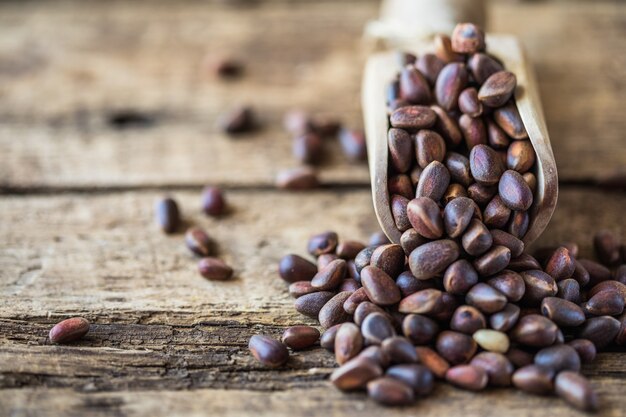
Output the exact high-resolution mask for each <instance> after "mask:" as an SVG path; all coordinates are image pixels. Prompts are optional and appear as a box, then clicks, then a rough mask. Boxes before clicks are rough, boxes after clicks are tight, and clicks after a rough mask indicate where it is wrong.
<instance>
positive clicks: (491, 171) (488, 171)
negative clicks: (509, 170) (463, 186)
mask: <svg viewBox="0 0 626 417" xmlns="http://www.w3.org/2000/svg"><path fill="white" fill-rule="evenodd" d="M469 161H470V170H471V171H472V176H473V177H474V179H475V180H476V181H478V182H480V183H483V184H487V185H490V184H496V183H498V181H499V180H500V176H501V175H502V173H503V172H504V167H503V166H502V161H501V159H500V157H499V156H498V154H497V153H496V151H494V150H493V149H492V148H490V147H489V146H487V145H476V146H474V147H473V148H472V151H471V152H470V156H469Z"/></svg>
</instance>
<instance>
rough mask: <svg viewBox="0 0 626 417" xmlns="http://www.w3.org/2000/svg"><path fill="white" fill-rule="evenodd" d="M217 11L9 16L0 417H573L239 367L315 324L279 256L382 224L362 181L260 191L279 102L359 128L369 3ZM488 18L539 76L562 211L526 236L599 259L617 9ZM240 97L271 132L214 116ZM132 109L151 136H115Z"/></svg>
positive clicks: (31, 10)
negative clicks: (221, 199)
mask: <svg viewBox="0 0 626 417" xmlns="http://www.w3.org/2000/svg"><path fill="white" fill-rule="evenodd" d="M239 3H242V2H239ZM229 4H231V3H229V2H211V3H208V4H205V3H201V2H196V1H179V2H176V3H174V2H167V1H142V2H78V1H76V2H35V1H33V2H20V1H12V2H11V1H9V2H3V3H1V4H0V191H1V195H0V214H1V222H0V236H2V239H1V241H0V292H1V294H2V303H0V415H2V416H57V415H63V416H103V415H115V416H125V415H130V416H155V415H164V416H178V415H194V416H195V415H197V416H200V415H202V416H205V415H212V416H239V415H257V416H265V415H267V416H308V415H329V416H340V415H356V414H357V413H359V415H363V416H377V415H381V414H382V413H384V414H385V415H390V416H395V415H398V416H400V415H402V416H410V415H420V416H444V415H460V414H463V415H465V416H504V415H509V416H520V417H521V416H531V415H532V416H538V415H546V416H547V415H550V416H554V415H559V416H566V415H576V414H577V413H576V412H575V411H572V410H571V409H570V408H568V407H567V406H565V405H564V403H562V402H561V401H560V400H558V399H555V398H541V397H532V396H528V395H525V394H522V393H519V392H516V391H513V390H488V391H487V392H486V393H484V394H480V395H474V394H471V393H468V392H464V391H461V390H457V389H453V388H450V387H449V386H445V385H444V384H442V385H441V386H439V387H438V388H437V389H436V392H435V393H434V395H433V396H432V397H431V398H429V399H425V400H420V401H419V402H418V403H417V404H416V405H415V406H414V407H411V408H406V409H391V410H388V409H382V408H380V407H378V406H377V405H375V404H374V403H372V402H371V401H367V400H366V399H365V397H364V395H362V394H350V395H344V394H342V393H340V392H338V391H336V390H335V389H332V388H331V387H330V386H329V383H328V382H327V376H328V374H329V372H330V371H331V369H332V368H333V366H334V360H333V358H332V357H331V355H330V354H328V353H326V352H325V351H322V350H321V349H314V350H312V351H307V352H302V353H298V354H295V355H293V357H292V360H291V361H290V363H289V366H288V367H286V368H284V369H280V370H273V371H270V370H268V369H265V368H264V367H262V366H260V365H259V364H258V363H256V362H255V361H254V360H253V359H252V358H251V356H250V355H249V353H248V350H247V342H248V339H249V337H250V336H251V335H253V334H256V333H269V334H273V335H278V334H280V333H281V331H282V329H284V328H285V327H286V326H289V325H293V324H298V323H310V321H309V320H308V319H305V318H303V317H302V316H300V315H299V314H297V313H295V311H294V310H293V309H292V307H291V306H292V300H291V299H290V297H289V296H288V295H287V293H286V290H285V285H284V284H283V282H281V280H280V279H279V278H278V277H277V273H276V264H277V261H278V260H279V259H280V257H281V256H282V255H284V254H286V253H289V252H296V253H300V254H304V253H305V248H304V245H305V241H306V239H307V237H308V236H309V235H311V234H312V233H314V232H319V231H322V230H326V229H334V230H337V231H338V232H339V233H340V236H342V237H344V238H353V239H366V238H367V236H368V235H369V233H371V232H373V231H375V230H376V229H377V225H376V224H375V218H374V215H373V212H372V209H371V201H370V192H369V188H368V187H369V186H368V174H367V169H366V167H365V166H364V165H358V164H357V165H354V164H350V163H348V162H347V161H346V160H344V158H343V157H342V156H333V157H331V158H329V159H330V160H329V162H328V163H326V164H325V165H324V166H323V167H322V168H321V178H322V181H323V182H324V184H325V186H324V187H323V188H322V189H321V190H319V191H315V192H310V193H302V194H293V193H287V192H279V191H276V190H275V189H274V188H273V185H272V184H273V178H274V175H275V174H276V172H277V171H278V170H279V169H281V168H285V167H289V166H294V165H295V163H294V162H293V159H292V157H291V146H290V137H289V135H288V134H286V133H285V132H284V131H283V129H282V127H281V119H282V115H283V113H284V112H285V111H286V110H287V109H289V108H292V107H302V108H306V109H309V110H311V111H313V112H315V113H317V114H327V115H333V116H338V117H340V118H341V119H342V120H343V121H344V123H345V124H346V125H348V126H352V127H359V126H360V125H361V119H360V117H361V116H360V109H359V88H360V77H361V69H362V64H363V62H364V58H365V56H366V54H367V48H366V47H365V46H364V44H363V43H362V42H361V40H360V37H361V33H362V29H363V25H364V24H365V22H366V21H368V20H369V19H372V18H374V17H375V16H376V13H377V4H376V2H374V1H360V0H354V1H341V2H335V1H330V0H328V1H321V2H320V1H290V2H287V1H259V2H253V3H251V4H247V2H243V7H239V8H238V7H233V6H232V5H229ZM491 11H492V14H491V23H492V25H491V29H492V30H493V31H501V32H509V33H513V34H516V35H518V36H519V37H520V38H521V40H522V42H523V43H524V44H525V45H526V47H527V49H528V51H529V55H530V57H531V58H532V60H533V62H534V63H535V64H536V69H537V73H538V78H539V82H540V87H541V92H542V96H543V103H544V107H545V112H546V116H547V121H548V126H549V129H550V132H551V136H552V141H553V144H554V151H555V154H556V158H557V162H558V165H559V174H560V180H561V194H560V200H559V206H558V209H557V212H556V213H555V216H554V219H553V221H552V223H551V224H550V226H549V228H548V230H547V231H546V232H545V233H544V235H543V237H542V238H541V242H540V243H546V244H547V243H555V242H559V241H562V240H577V241H579V242H580V243H581V245H582V250H583V253H586V254H588V255H589V254H590V250H591V249H590V236H589V235H588V233H589V231H590V230H592V229H593V228H597V227H605V228H609V229H612V230H614V231H615V232H617V233H620V234H621V235H622V236H624V234H625V232H626V230H625V229H626V227H625V226H626V225H625V222H624V207H625V206H626V195H625V194H624V193H623V192H620V191H609V190H606V189H601V188H599V187H598V184H599V183H602V181H603V180H604V179H605V178H606V177H607V176H611V175H613V174H616V173H619V172H620V170H621V173H622V174H623V173H624V166H625V165H626V141H625V139H624V135H625V133H624V132H626V118H624V110H623V108H624V103H626V55H625V54H624V50H625V47H626V44H625V42H624V39H626V5H625V4H624V3H623V2H619V1H568V2H565V1H559V2H557V1H554V2H553V1H547V2H509V1H507V2H494V3H493V4H492V9H491ZM231 51H232V52H233V53H234V54H235V55H236V56H239V57H241V59H242V60H244V62H245V63H246V74H245V76H244V77H243V78H242V79H240V80H239V81H233V82H218V81H217V80H215V79H213V78H212V77H211V76H210V75H209V74H208V73H207V72H206V70H203V66H202V63H203V60H204V59H205V57H206V56H207V54H209V55H210V56H216V55H220V54H223V53H227V52H231ZM239 103H250V104H252V105H254V106H255V107H256V109H257V110H258V113H259V117H260V119H261V120H262V122H263V129H262V130H261V131H260V132H259V133H257V134H254V135H244V136H242V137H239V138H236V139H233V138H229V137H226V136H224V135H222V134H221V133H220V132H219V131H218V129H217V128H216V127H215V120H216V118H217V116H218V114H220V113H221V112H222V110H223V109H224V108H229V107H232V106H234V105H236V104H239ZM129 111H130V112H134V113H136V114H139V115H141V116H143V117H144V118H146V119H147V123H144V124H143V125H142V126H130V127H128V128H120V126H119V124H116V123H115V120H116V118H117V117H119V116H120V114H122V115H123V114H124V113H128V112H129ZM328 149H329V150H330V151H332V150H338V146H337V144H336V143H334V142H332V141H329V144H328ZM205 184H215V185H219V186H222V187H224V188H225V189H226V190H227V196H228V198H229V201H230V203H231V205H232V208H233V212H232V213H231V215H229V216H227V217H226V218H224V219H220V220H215V219H210V218H207V217H205V216H203V215H201V214H200V212H199V190H200V189H201V187H202V186H203V185H205ZM165 193H169V194H172V195H173V196H174V197H175V198H176V199H177V200H178V201H179V202H180V204H181V206H182V208H183V211H184V215H185V218H186V219H187V221H189V222H190V223H195V224H199V225H201V226H204V227H206V229H207V230H208V231H209V232H210V233H211V235H213V236H214V237H215V238H216V239H217V240H219V242H220V247H221V253H222V255H223V257H224V259H225V260H226V261H228V262H229V263H230V264H232V265H234V267H235V269H236V279H234V280H233V281H232V282H209V281H206V280H204V279H202V278H200V277H199V276H198V274H197V273H196V271H195V262H194V260H193V259H192V258H191V256H189V255H188V253H187V251H186V249H185V248H184V246H183V244H182V242H181V236H180V235H175V236H171V237H165V236H164V235H162V234H161V233H160V232H159V231H158V230H156V227H155V226H154V224H153V214H152V208H153V203H154V201H155V200H156V199H157V198H159V197H160V196H162V195H164V194H165ZM75 315H80V316H85V317H87V318H88V319H89V320H90V321H91V322H92V323H93V325H92V328H91V331H90V333H89V335H88V336H87V337H86V338H85V339H84V340H82V341H81V342H79V343H76V344H73V345H69V346H53V345H50V344H49V342H48V341H47V333H48V330H49V329H50V327H51V326H52V324H54V323H56V322H57V321H59V320H61V319H62V318H65V317H68V316H75ZM625 360H626V355H624V354H621V353H605V354H601V355H599V357H598V359H597V361H596V363H594V364H593V365H592V366H589V367H586V368H585V370H584V372H585V373H586V374H587V375H589V376H590V377H591V380H592V382H593V385H594V386H595V387H596V388H597V390H598V391H599V393H600V395H601V397H602V401H603V404H604V407H603V409H602V412H601V414H602V415H607V416H621V415H623V413H624V411H623V410H624V408H625V407H626V398H625V396H624V392H625V390H626V365H625Z"/></svg>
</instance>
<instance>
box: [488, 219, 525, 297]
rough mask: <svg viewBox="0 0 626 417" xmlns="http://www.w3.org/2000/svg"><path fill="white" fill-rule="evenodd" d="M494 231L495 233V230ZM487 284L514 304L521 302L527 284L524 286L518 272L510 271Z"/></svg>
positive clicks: (505, 271)
mask: <svg viewBox="0 0 626 417" xmlns="http://www.w3.org/2000/svg"><path fill="white" fill-rule="evenodd" d="M493 231H494V232H495V230H493ZM487 284H489V285H490V286H492V287H493V288H495V289H496V290H498V291H500V292H501V293H502V294H504V296H505V297H506V298H507V299H508V300H509V301H512V302H517V301H519V300H521V299H522V297H523V296H524V292H525V291H526V284H524V280H523V279H522V277H521V276H520V275H519V274H518V273H517V272H514V271H511V270H508V269H505V270H504V271H501V272H499V273H498V274H497V275H495V276H493V277H491V278H490V279H489V280H488V281H487Z"/></svg>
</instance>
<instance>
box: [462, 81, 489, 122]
mask: <svg viewBox="0 0 626 417" xmlns="http://www.w3.org/2000/svg"><path fill="white" fill-rule="evenodd" d="M459 110H461V111H462V112H463V113H465V114H467V115H468V116H469V117H478V116H480V115H481V114H482V113H483V104H482V103H481V102H480V100H479V99H478V91H476V89H475V88H474V87H468V88H466V89H465V90H463V91H461V94H460V95H459Z"/></svg>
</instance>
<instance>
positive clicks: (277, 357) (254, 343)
mask: <svg viewBox="0 0 626 417" xmlns="http://www.w3.org/2000/svg"><path fill="white" fill-rule="evenodd" d="M248 349H250V352H251V353H252V356H254V358H255V359H256V360H257V361H259V362H261V363H262V364H263V365H265V366H268V367H270V368H278V367H280V366H282V365H284V364H285V363H286V362H287V361H288V360H289V351H288V350H287V348H286V347H285V345H283V344H282V343H280V342H279V341H278V340H274V339H272V338H271V337H269V336H264V335H260V334H257V335H254V336H252V337H251V338H250V342H249V343H248Z"/></svg>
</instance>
